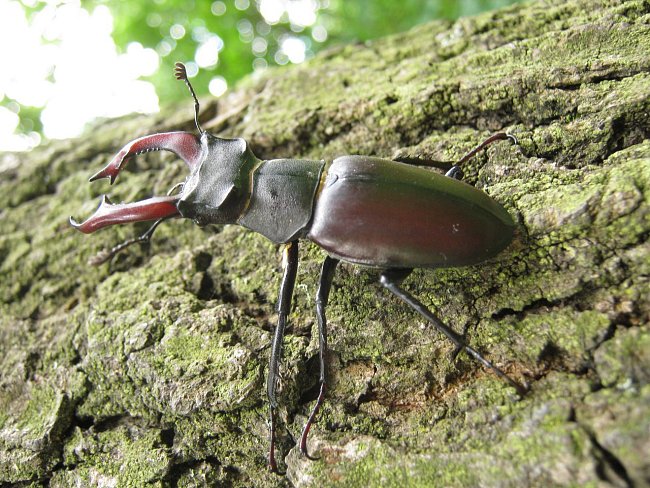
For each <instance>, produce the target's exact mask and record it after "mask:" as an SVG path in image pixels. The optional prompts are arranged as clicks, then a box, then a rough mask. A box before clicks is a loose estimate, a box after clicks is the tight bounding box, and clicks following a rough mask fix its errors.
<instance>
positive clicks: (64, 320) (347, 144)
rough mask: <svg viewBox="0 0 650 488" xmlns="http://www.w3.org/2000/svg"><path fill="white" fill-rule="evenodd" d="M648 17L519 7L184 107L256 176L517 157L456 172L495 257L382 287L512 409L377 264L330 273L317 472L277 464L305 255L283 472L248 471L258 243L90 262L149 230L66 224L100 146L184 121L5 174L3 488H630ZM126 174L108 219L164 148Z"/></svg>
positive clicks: (648, 213)
mask: <svg viewBox="0 0 650 488" xmlns="http://www.w3.org/2000/svg"><path fill="white" fill-rule="evenodd" d="M649 22H650V4H649V3H648V2H647V1H642V0H629V1H625V2H624V1H614V0H599V1H593V0H589V1H586V0H571V1H560V0H548V1H539V2H535V3H529V4H521V5H517V6H513V7H509V8H506V9H503V10H501V11H497V12H491V13H486V14H483V15H480V16H477V17H473V18H465V19H461V20H459V21H457V22H455V23H448V22H433V23H430V24H426V25H422V26H419V27H417V28H415V29H413V30H412V31H410V32H407V33H405V34H400V35H397V36H392V37H388V38H385V39H381V40H378V41H374V42H370V43H365V44H358V45H350V46H344V47H341V48H338V49H333V50H330V51H328V52H326V53H322V54H321V55H319V56H317V57H316V58H315V59H313V60H312V61H310V62H308V63H306V64H304V65H301V66H297V67H293V68H288V69H277V70H269V71H268V72H267V73H266V74H265V75H264V76H262V77H260V78H252V79H249V80H248V81H246V82H244V83H242V84H241V85H240V87H239V89H238V90H237V91H234V92H232V93H231V94H230V95H229V96H228V97H226V98H225V99H223V100H221V101H219V102H218V103H217V102H216V101H214V100H213V101H210V102H208V103H207V105H208V107H207V108H206V109H204V111H203V115H202V119H203V121H204V125H205V126H207V128H208V129H209V130H210V131H212V132H213V133H217V134H221V135H226V136H241V137H244V138H246V139H247V140H248V141H249V142H250V145H251V147H252V149H253V150H254V151H255V152H256V154H257V155H258V156H259V157H263V158H266V159H269V158H276V157H300V158H311V159H331V158H334V157H336V156H339V155H343V154H367V155H375V156H380V157H385V158H401V159H403V160H409V159H414V160H418V159H420V160H421V159H429V160H439V161H454V160H457V159H458V158H459V157H460V156H461V155H462V154H464V153H465V152H466V151H468V150H469V149H470V148H471V147H473V146H474V145H476V144H477V143H478V142H480V141H481V140H482V139H484V138H485V137H486V136H487V135H489V134H490V133H493V132H495V131H503V130H505V131H508V132H509V133H512V134H514V135H515V136H516V137H517V138H518V140H519V144H518V145H514V144H512V143H511V142H509V141H504V142H500V143H497V144H495V145H493V146H491V147H490V148H489V149H488V150H487V151H484V152H483V153H481V154H480V155H478V156H477V157H475V158H474V159H472V160H471V161H469V162H468V163H467V164H466V165H465V166H464V168H463V170H464V173H465V180H466V181H468V182H469V183H471V184H473V185H475V186H477V187H479V188H481V189H483V190H485V191H486V192H487V193H489V194H490V195H491V196H492V197H493V198H495V199H496V200H497V201H499V202H501V203H502V204H503V205H504V206H505V207H506V208H507V209H508V211H509V213H510V214H511V215H512V216H513V218H514V219H515V221H516V222H517V225H518V230H517V235H516V238H515V240H514V242H513V244H512V245H511V246H510V247H509V248H508V249H507V250H505V251H504V252H502V253H501V254H500V255H499V256H497V257H496V258H494V259H492V260H491V261H489V262H486V263H484V264H481V265H477V266H471V267H466V268H450V269H440V270H417V271H416V272H415V273H414V274H413V275H411V277H410V278H409V279H407V280H406V281H405V283H404V285H405V287H406V288H407V289H408V290H409V291H410V292H412V293H413V294H414V295H416V296H417V297H419V298H420V299H421V300H422V301H423V302H424V303H425V304H426V305H427V306H429V307H430V308H431V309H432V310H433V311H434V312H435V313H436V314H437V315H439V316H440V317H441V318H442V319H443V320H444V321H445V322H446V323H447V324H448V325H450V326H451V327H452V328H454V329H455V330H456V331H458V332H462V333H464V334H465V337H466V339H467V341H468V342H469V343H470V344H471V345H472V346H473V347H475V348H476V349H478V350H480V351H482V352H483V353H484V354H485V355H486V356H487V357H488V358H489V359H490V360H492V361H493V362H495V363H496V364H497V365H499V366H500V367H501V368H503V369H504V370H505V371H507V372H508V374H509V375H511V376H512V377H513V378H515V379H517V380H518V381H520V382H528V383H529V385H530V392H529V393H528V394H527V395H525V396H524V397H523V398H519V397H518V395H517V394H516V392H515V391H514V390H513V389H512V388H510V387H509V386H508V385H506V384H504V383H503V382H502V381H500V380H499V379H497V378H496V377H495V376H494V374H493V373H491V372H490V371H486V370H484V369H483V368H482V367H481V366H480V365H478V364H477V363H476V362H475V361H473V360H472V359H471V358H469V357H467V356H466V355H465V354H463V353H461V354H460V355H459V356H458V357H457V358H455V359H454V358H453V357H452V356H453V346H452V345H451V344H450V343H449V342H448V341H446V340H445V339H444V338H443V337H441V335H440V334H439V333H437V332H436V331H435V330H432V328H431V327H429V326H428V325H427V324H426V323H424V322H423V321H422V320H421V319H420V317H419V316H417V315H416V314H415V313H413V312H412V311H410V310H407V309H405V307H404V306H403V305H402V304H401V303H399V302H398V301H397V299H395V298H394V297H392V296H389V295H387V293H386V292H385V291H384V290H383V289H382V288H381V287H380V286H379V285H378V283H377V278H378V272H377V271H376V270H372V269H364V268H359V267H356V266H352V265H342V266H341V267H340V269H339V270H338V273H337V275H336V277H335V281H334V287H333V290H332V293H331V296H330V304H329V308H328V318H329V322H330V323H329V340H330V349H331V351H330V355H329V360H328V365H329V377H330V382H329V389H328V393H327V400H326V403H325V405H324V407H323V408H322V409H321V411H320V413H319V416H318V417H319V418H318V422H317V424H315V426H314V428H313V429H312V434H311V436H310V440H309V447H310V450H311V452H312V453H313V454H314V455H315V456H318V457H319V460H317V461H310V460H308V459H306V458H304V457H301V456H299V454H298V453H297V448H296V439H298V438H299V436H300V430H301V428H302V426H303V425H304V423H305V420H306V416H307V415H308V413H309V411H310V409H311V407H312V406H313V404H314V400H315V397H316V394H317V384H318V360H317V356H318V338H317V334H316V321H315V313H314V307H315V304H314V298H313V296H314V293H315V288H316V285H317V279H318V273H319V268H320V263H321V262H322V260H323V258H324V254H323V252H322V251H321V250H319V249H318V248H317V247H316V246H314V245H312V244H309V243H306V242H304V243H303V244H302V245H301V264H300V266H301V267H300V270H299V272H298V286H297V287H296V293H295V303H294V307H293V311H292V313H291V316H290V320H291V325H290V328H289V330H288V333H287V336H286V338H285V348H284V362H283V367H282V370H281V372H282V382H281V391H280V425H279V428H278V450H279V455H278V458H279V460H280V463H281V465H282V466H283V467H284V466H285V465H286V470H287V474H286V476H277V475H273V474H270V473H269V472H268V471H267V468H266V455H267V448H268V445H267V443H268V440H267V438H268V437H267V436H268V434H267V422H266V419H267V402H266V399H265V375H266V370H267V366H266V363H267V361H268V356H269V345H270V340H271V334H272V329H273V327H274V321H275V319H276V316H275V314H274V303H275V300H276V297H277V293H278V287H279V280H280V276H281V272H280V254H281V253H280V250H279V249H277V247H276V246H274V245H272V244H270V243H269V242H268V241H266V240H265V239H264V238H263V237H261V236H260V235H256V234H253V233H252V232H249V231H246V230H244V229H242V228H239V227H235V226H225V227H219V228H208V229H200V228H198V227H197V226H195V225H193V224H192V223H191V222H189V221H173V222H168V223H165V224H164V225H162V226H161V227H160V229H159V230H158V231H157V234H156V236H155V238H154V240H153V241H152V243H151V244H150V245H148V246H143V247H139V248H131V249H129V251H128V252H127V253H124V254H122V255H119V256H118V257H116V258H115V259H114V260H113V261H112V262H111V263H110V264H106V265H102V266H99V267H96V268H95V267H89V266H87V265H86V264H85V263H86V261H87V260H88V258H90V257H92V256H93V255H95V254H96V253H97V252H98V251H100V250H101V249H102V248H105V247H107V246H111V245H114V244H116V243H117V242H119V241H121V240H124V239H126V238H128V237H131V236H133V235H135V234H136V233H138V232H140V231H142V230H144V229H146V226H142V227H141V226H119V227H113V228H110V229H108V230H105V231H102V232H101V233H99V234H96V235H94V236H92V237H87V236H83V235H81V234H79V233H77V232H75V231H74V230H73V229H71V228H70V226H69V225H68V223H67V218H68V216H69V215H74V216H75V217H79V218H80V217H84V216H86V215H88V214H90V213H91V212H92V210H93V209H94V207H95V206H96V202H97V200H98V198H99V195H100V194H101V193H107V192H109V187H108V184H107V183H105V182H98V183H93V184H88V183H87V178H88V177H89V176H90V175H91V174H93V173H94V172H95V171H97V170H98V169H100V168H101V167H102V166H103V165H104V164H105V163H106V161H107V160H109V159H110V157H111V156H112V155H113V154H114V153H115V152H116V151H117V150H118V149H119V148H120V147H121V146H122V145H123V144H125V143H126V142H128V141H129V140H131V139H133V138H135V137H138V136H141V135H144V134H148V133H153V132H161V131H163V130H178V129H186V130H192V126H193V120H192V118H193V116H192V112H191V108H192V103H191V102H190V100H189V97H188V100H187V103H186V104H184V105H183V106H181V107H175V109H174V110H172V109H170V108H168V109H167V110H166V112H163V113H162V114H161V115H158V116H139V117H130V118H125V119H122V120H117V121H108V122H104V123H98V124H96V125H95V127H94V130H93V131H89V132H88V134H87V135H86V136H85V137H83V138H81V139H79V140H70V141H57V142H52V143H51V144H49V145H48V146H47V147H44V148H40V149H38V150H36V151H33V152H31V153H27V154H14V155H12V154H7V155H4V156H2V158H1V159H0V208H1V209H2V210H1V211H0V212H1V214H0V215H1V218H0V267H1V268H0V271H1V275H2V281H1V283H0V299H1V300H0V307H1V308H0V312H1V317H0V365H1V368H0V385H1V386H2V389H1V390H0V485H1V486H5V484H6V485H7V486H8V485H10V484H11V485H12V486H13V485H18V486H41V485H48V484H49V485H50V486H56V487H58V486H144V485H152V486H205V485H208V486H258V487H267V486H461V485H463V486H479V485H480V486H551V485H558V486H561V485H572V486H576V485H590V486H600V485H613V486H633V485H635V486H643V485H649V484H650V461H649V459H650V458H649V457H648V453H649V452H650V386H649V385H648V380H649V379H650V373H649V372H650V333H649V325H648V324H649V320H648V317H649V315H650V285H649V278H648V276H649V274H650V257H649V256H650V245H649V244H648V235H649V233H650V203H649V200H650V164H649V162H650V142H649V140H648V136H649V133H650V124H649V116H648V113H649V110H650V106H649V105H650V103H649V100H650V75H649V71H650V56H649V55H648V53H650V28H649V25H648V23H649ZM170 76H171V74H170ZM180 89H183V88H182V86H180V85H179V90H180ZM217 108H218V111H217ZM444 166H445V165H444V164H441V167H444ZM130 169H131V171H126V172H124V173H123V174H122V175H121V176H120V177H119V178H118V182H117V183H116V185H115V186H114V187H111V188H110V193H111V197H112V198H113V200H114V201H120V200H123V201H135V200H138V199H142V198H144V197H147V196H149V195H151V194H152V193H153V194H159V195H160V194H164V193H165V191H166V190H167V188H169V187H171V186H172V185H173V184H174V183H176V182H178V181H182V180H183V178H184V177H185V174H186V170H185V168H184V167H183V165H182V163H178V162H176V161H175V159H174V158H173V157H172V155H170V154H169V153H165V154H163V153H152V154H148V155H143V156H140V157H139V158H138V159H137V160H135V161H133V162H132V163H131V164H130ZM3 483H4V484H3Z"/></svg>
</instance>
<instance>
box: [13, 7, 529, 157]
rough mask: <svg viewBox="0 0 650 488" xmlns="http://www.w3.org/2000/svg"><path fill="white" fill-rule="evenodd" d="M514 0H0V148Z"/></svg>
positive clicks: (218, 89)
mask: <svg viewBox="0 0 650 488" xmlns="http://www.w3.org/2000/svg"><path fill="white" fill-rule="evenodd" d="M515 1H517V0H437V1H436V0H399V1H396V0H223V1H221V0H217V1H207V0H205V1H204V0H153V1H147V2H140V1H138V2H136V1H122V0H105V1H100V0H84V1H80V0H70V1H55V0H49V1H39V0H0V151H25V150H29V149H31V148H32V147H34V146H36V145H38V144H40V143H41V142H42V141H45V140H47V139H54V138H67V137H74V136H77V135H79V134H80V133H81V132H82V131H83V129H84V127H85V125H86V124H87V123H88V122H90V121H92V120H93V119H95V118H98V117H117V116H120V115H124V114H128V113H131V112H144V113H148V112H155V111H157V110H158V108H159V104H160V103H161V101H162V100H164V101H172V100H174V99H176V98H177V97H179V96H185V93H184V92H183V91H182V90H177V89H176V88H175V87H174V80H173V77H172V76H171V72H172V66H173V64H174V62H176V61H183V62H185V64H186V65H187V71H188V75H189V76H190V77H197V80H196V82H195V83H194V85H195V88H196V90H197V92H198V94H199V96H201V95H207V94H208V93H210V94H212V95H213V96H215V97H218V96H221V95H222V94H223V93H224V92H225V91H226V90H228V88H229V87H231V86H233V84H234V83H235V82H236V81H237V80H238V79H240V78H242V77H243V76H246V75H248V74H250V73H255V72H260V71H262V70H264V69H266V68H267V67H269V66H278V65H285V64H297V63H302V62H303V61H305V60H306V59H309V58H310V57H312V56H313V55H314V54H315V53H316V52H318V51H319V50H321V49H323V48H325V47H327V46H330V45H332V44H339V43H342V42H349V41H365V40H368V39H371V38H375V37H381V36H384V35H387V34H390V33H394V32H399V31H404V30H406V29H408V28H410V27H412V26H414V25H416V24H419V23H422V22H426V21H428V20H431V19H435V18H447V19H453V18H456V17H459V16H464V15H471V14H475V13H478V12H480V11H483V10H489V9H494V8H498V7H501V6H504V5H506V4H510V3H514V2H515Z"/></svg>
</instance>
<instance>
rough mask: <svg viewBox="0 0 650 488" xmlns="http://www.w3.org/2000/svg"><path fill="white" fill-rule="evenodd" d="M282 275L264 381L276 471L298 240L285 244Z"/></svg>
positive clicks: (271, 465) (274, 469)
mask: <svg viewBox="0 0 650 488" xmlns="http://www.w3.org/2000/svg"><path fill="white" fill-rule="evenodd" d="M283 262H284V275H283V276H282V284H281V285H280V296H279V298H278V307H277V310H278V325H277V326H276V328H275V333H274V334H273V343H272V344H271V359H270V361H269V375H268V378H267V382H266V394H267V396H268V399H269V424H270V426H269V430H270V437H271V440H270V446H269V469H270V470H271V471H272V472H274V473H278V465H277V463H276V461H275V416H276V411H277V408H278V401H277V398H276V396H275V393H276V390H277V387H278V380H279V367H280V360H281V359H282V340H283V338H284V329H285V327H286V325H287V318H288V316H289V312H290V311H291V300H292V297H293V288H294V285H295V283H296V273H297V271H298V241H293V242H290V243H289V244H287V247H285V249H284V255H283Z"/></svg>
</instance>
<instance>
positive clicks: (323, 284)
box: [300, 256, 339, 460]
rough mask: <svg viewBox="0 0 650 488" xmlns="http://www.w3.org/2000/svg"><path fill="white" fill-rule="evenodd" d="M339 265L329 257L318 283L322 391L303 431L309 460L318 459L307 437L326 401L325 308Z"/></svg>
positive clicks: (302, 443) (302, 442) (303, 448)
mask: <svg viewBox="0 0 650 488" xmlns="http://www.w3.org/2000/svg"><path fill="white" fill-rule="evenodd" d="M338 264H339V260H338V259H335V258H332V257H330V256H327V257H326V258H325V261H324V262H323V267H322V268H321V273H320V280H319V283H318V291H317V292H316V315H317V316H318V344H319V351H318V353H319V354H318V359H319V364H320V377H319V383H320V391H319V393H318V398H317V399H316V404H315V405H314V407H313V408H312V410H311V413H310V414H309V418H308V419H307V423H306V424H305V427H304V428H303V430H302V435H301V436H300V452H301V454H303V455H304V456H306V457H307V458H308V459H312V460H314V459H316V458H314V457H312V456H310V455H309V452H308V450H307V437H308V436H309V430H310V429H311V426H312V424H313V423H314V420H315V419H316V415H317V414H318V410H319V409H320V407H321V405H322V404H323V401H324V400H325V389H326V378H325V361H326V359H327V318H326V316H325V308H326V307H327V301H328V299H329V295H330V290H331V288H332V281H333V280H334V273H335V272H336V266H337V265H338Z"/></svg>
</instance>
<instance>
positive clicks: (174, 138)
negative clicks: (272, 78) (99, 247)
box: [70, 63, 214, 233]
mask: <svg viewBox="0 0 650 488" xmlns="http://www.w3.org/2000/svg"><path fill="white" fill-rule="evenodd" d="M174 73H175V76H176V78H177V79H178V80H182V81H184V82H185V84H186V85H187V87H188V88H189V90H190V93H191V94H192V98H193V99H194V120H195V123H196V127H197V129H198V131H199V136H198V137H197V136H196V135H195V134H192V133H190V132H165V133H160V134H153V135H150V136H144V137H140V138H138V139H135V140H134V141H131V142H129V143H128V144H127V145H126V146H124V147H123V148H122V149H121V150H120V151H119V152H118V153H117V154H116V155H115V157H113V159H112V160H111V161H110V162H109V163H108V164H107V165H106V166H105V167H104V168H103V169H102V170H100V171H99V172H97V173H95V174H94V175H93V176H92V177H91V178H90V181H91V182H92V181H95V180H98V179H101V178H108V179H109V181H110V183H111V184H113V182H114V181H115V179H116V178H117V176H118V174H119V173H120V171H121V170H122V169H123V168H124V166H125V164H126V163H127V162H128V160H129V159H130V158H132V157H133V156H136V155H138V154H142V153H146V152H150V151H170V152H172V153H174V154H176V155H177V156H178V157H180V158H181V159H182V160H183V161H185V163H186V164H187V166H188V167H189V169H190V171H191V172H192V174H194V173H196V172H197V171H198V168H199V166H200V164H201V162H202V161H203V160H204V159H205V156H206V154H207V152H208V138H209V137H213V138H214V136H209V135H208V134H207V132H205V131H204V130H203V129H202V128H201V125H200V124H199V101H198V99H197V98H196V94H195V93H194V89H193V88H192V84H191V83H190V81H189V80H188V78H187V71H186V70H185V66H184V65H183V64H182V63H176V66H175V71H174ZM180 198H181V195H174V196H170V195H168V196H166V197H152V198H149V199H146V200H143V201H140V202H135V203H127V204H117V205H116V204H112V203H111V202H110V200H109V199H108V197H106V196H102V199H101V203H100V205H99V208H98V209H97V211H96V212H95V213H94V214H93V215H92V216H91V217H89V218H88V219H87V220H85V221H84V222H82V223H78V222H77V221H75V220H74V219H73V218H72V217H70V224H71V225H72V226H73V227H74V228H76V229H77V230H79V231H81V232H84V233H90V232H94V231H96V230H98V229H101V228H102V227H106V226H108V225H114V224H122V223H128V222H139V221H144V220H156V219H161V218H170V217H176V216H179V215H180V213H179V211H178V209H177V207H176V204H177V203H178V201H179V199H180Z"/></svg>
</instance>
